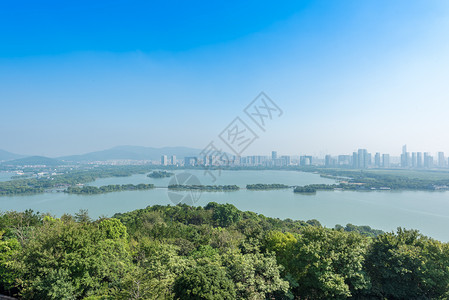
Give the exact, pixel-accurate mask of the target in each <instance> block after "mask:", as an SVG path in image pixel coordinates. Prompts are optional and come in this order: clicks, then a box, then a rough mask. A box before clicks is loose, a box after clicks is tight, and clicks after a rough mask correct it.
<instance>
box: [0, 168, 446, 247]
mask: <svg viewBox="0 0 449 300" xmlns="http://www.w3.org/2000/svg"><path fill="white" fill-rule="evenodd" d="M189 172H190V173H192V174H193V175H195V176H197V177H198V179H199V181H200V182H201V184H205V185H207V184H219V185H228V184H236V185H238V186H240V187H245V185H246V184H253V183H282V184H287V185H306V184H312V183H326V184H332V183H334V181H333V180H331V179H326V178H321V177H320V176H319V175H317V174H312V173H304V172H297V171H273V170H266V171H223V172H222V174H221V176H219V177H217V181H216V182H212V179H211V178H210V177H209V176H204V175H203V171H200V170H191V171H189ZM176 173H182V171H179V172H176ZM170 180H171V178H163V179H152V178H148V177H146V175H144V174H138V175H133V176H130V177H114V178H102V179H98V180H96V181H95V182H92V183H90V185H94V186H102V185H108V184H128V183H132V184H138V183H154V184H155V186H167V185H168V183H169V181H170ZM211 201H214V202H217V203H232V204H233V205H235V206H236V207H237V208H239V209H240V210H250V211H254V212H257V213H261V214H264V215H265V216H269V217H276V218H281V219H285V218H291V219H299V220H309V219H317V220H319V221H320V222H321V223H322V224H323V225H325V226H327V227H334V226H335V224H341V225H346V224H347V223H352V224H355V225H369V226H371V227H372V228H376V229H382V230H384V231H392V230H395V229H396V228H397V227H399V226H401V227H405V228H413V229H418V230H420V232H422V233H423V234H425V235H428V236H431V237H433V238H436V239H438V240H441V241H446V242H447V241H449V230H447V228H448V227H449V192H447V191H446V192H424V191H371V192H355V191H319V192H317V193H316V194H314V195H303V194H294V193H293V191H292V190H291V189H288V190H273V191H248V190H246V189H242V190H240V191H236V192H204V193H202V194H201V197H200V199H199V201H198V202H196V203H195V205H201V206H204V205H206V204H207V203H208V202H211ZM155 204H161V205H167V204H173V203H172V202H171V201H170V199H169V197H168V195H167V189H165V188H156V189H154V190H148V191H126V192H117V193H109V194H101V195H69V194H65V193H47V194H39V195H31V196H12V197H0V210H1V211H6V210H18V211H23V210H25V209H28V208H30V209H33V210H35V211H40V212H50V213H51V214H54V215H56V216H60V215H62V214H63V213H72V214H73V213H75V212H77V211H79V210H80V209H88V210H89V214H90V215H91V217H94V218H97V217H99V216H112V215H113V214H114V213H116V212H126V211H131V210H134V209H138V208H145V207H146V206H148V205H155Z"/></svg>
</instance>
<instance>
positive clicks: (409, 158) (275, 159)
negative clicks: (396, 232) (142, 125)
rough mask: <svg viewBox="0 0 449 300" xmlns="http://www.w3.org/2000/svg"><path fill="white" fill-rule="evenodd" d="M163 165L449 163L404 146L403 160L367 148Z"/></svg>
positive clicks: (194, 159) (164, 161) (441, 156)
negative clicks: (312, 154)
mask: <svg viewBox="0 0 449 300" xmlns="http://www.w3.org/2000/svg"><path fill="white" fill-rule="evenodd" d="M160 163H161V165H163V166H169V165H172V166H218V165H229V166H246V167H286V166H311V165H324V166H326V167H332V168H335V167H342V168H353V169H367V168H407V169H411V168H413V169H414V168H416V169H424V168H426V169H429V168H448V167H449V160H448V159H447V158H446V157H445V155H444V152H438V154H437V157H436V159H434V157H433V156H432V155H430V153H429V152H424V153H423V152H411V153H410V152H408V151H407V146H406V145H404V146H403V147H402V153H401V155H400V157H397V156H394V157H393V156H391V157H390V154H388V153H380V152H376V153H374V154H372V153H370V152H368V150H367V149H358V150H357V151H355V152H353V153H352V155H351V154H343V155H338V156H332V155H330V154H328V155H325V157H324V159H323V157H321V158H320V157H312V156H311V155H300V156H289V155H281V156H279V155H278V152H277V151H272V152H271V156H268V155H265V156H264V155H251V156H242V157H237V156H226V157H219V156H212V155H210V156H190V157H184V158H183V159H182V160H177V159H176V156H175V155H172V156H170V157H168V156H167V155H162V156H161V162H160Z"/></svg>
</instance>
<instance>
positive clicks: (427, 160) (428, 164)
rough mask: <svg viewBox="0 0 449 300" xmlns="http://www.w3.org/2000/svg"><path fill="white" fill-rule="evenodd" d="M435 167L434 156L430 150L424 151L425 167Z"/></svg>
mask: <svg viewBox="0 0 449 300" xmlns="http://www.w3.org/2000/svg"><path fill="white" fill-rule="evenodd" d="M432 167H433V157H432V156H431V155H430V153H429V152H425V153H424V168H432Z"/></svg>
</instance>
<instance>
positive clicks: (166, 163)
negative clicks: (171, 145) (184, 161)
mask: <svg viewBox="0 0 449 300" xmlns="http://www.w3.org/2000/svg"><path fill="white" fill-rule="evenodd" d="M161 165H162V166H169V165H170V166H176V165H178V161H177V160H176V155H172V156H171V157H170V160H169V159H168V156H167V155H162V156H161Z"/></svg>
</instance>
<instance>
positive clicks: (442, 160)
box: [438, 152, 446, 168]
mask: <svg viewBox="0 0 449 300" xmlns="http://www.w3.org/2000/svg"><path fill="white" fill-rule="evenodd" d="M445 166H446V159H445V158H444V152H438V167H440V168H444V167H445Z"/></svg>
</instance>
